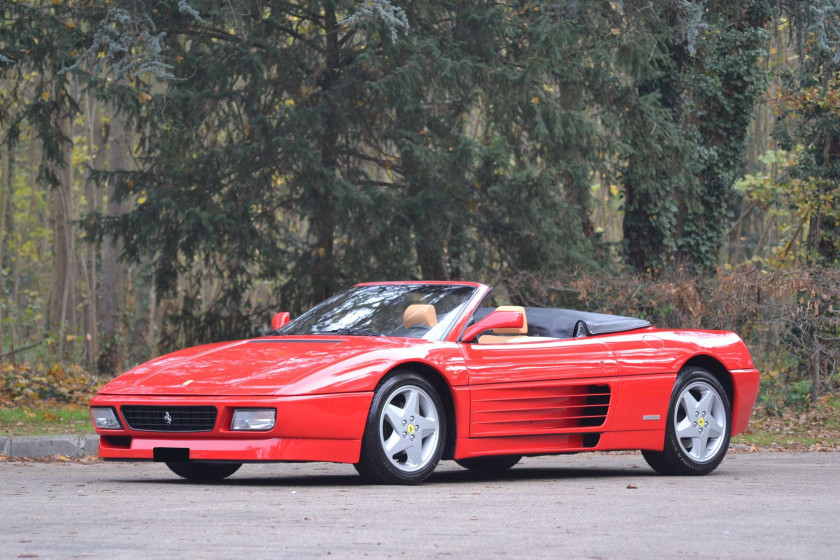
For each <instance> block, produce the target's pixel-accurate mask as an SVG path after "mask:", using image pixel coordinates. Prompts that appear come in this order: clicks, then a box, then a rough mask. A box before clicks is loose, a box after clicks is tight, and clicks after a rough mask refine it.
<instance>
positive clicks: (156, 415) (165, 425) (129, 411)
mask: <svg viewBox="0 0 840 560" xmlns="http://www.w3.org/2000/svg"><path fill="white" fill-rule="evenodd" d="M120 410H121V411H122V415H123V418H125V421H126V423H127V424H128V427H129V428H131V429H132V430H140V431H144V432H210V431H212V430H213V427H214V426H215V425H216V415H217V414H218V411H217V410H216V407H215V406H138V405H124V406H122V407H120Z"/></svg>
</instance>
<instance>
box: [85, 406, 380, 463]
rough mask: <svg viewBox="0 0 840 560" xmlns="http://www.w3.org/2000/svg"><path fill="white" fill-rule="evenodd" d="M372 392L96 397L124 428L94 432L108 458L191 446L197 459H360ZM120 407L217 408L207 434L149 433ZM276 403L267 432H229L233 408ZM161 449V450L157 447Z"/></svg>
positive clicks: (192, 456) (148, 454)
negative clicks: (134, 427) (134, 426)
mask: <svg viewBox="0 0 840 560" xmlns="http://www.w3.org/2000/svg"><path fill="white" fill-rule="evenodd" d="M372 398H373V394H372V393H345V394H334V395H312V396H299V397H244V398H241V397H167V396H145V395H97V396H96V397H94V398H93V399H91V406H111V407H114V408H115V409H116V411H117V415H118V417H119V420H120V422H121V423H122V425H123V427H124V429H121V430H96V431H97V433H98V434H99V435H100V441H99V456H100V457H101V458H103V459H109V460H126V461H138V460H141V461H142V460H155V458H156V457H157V458H158V460H162V459H161V457H166V456H170V455H169V454H167V453H166V452H161V449H163V450H172V449H177V450H180V451H181V452H184V450H188V452H186V453H188V457H189V459H190V460H198V461H233V462H246V461H266V462H270V461H332V462H339V463H356V462H358V461H359V453H360V449H361V440H362V435H363V433H364V429H365V422H366V421H367V415H368V411H369V410H370V402H371V399H372ZM122 405H148V406H171V407H177V406H195V405H199V406H215V407H216V408H217V409H218V415H217V419H216V424H215V426H214V428H213V430H212V431H209V432H149V431H140V430H132V429H130V428H129V427H128V424H127V423H126V421H125V418H124V417H123V415H122V412H121V410H120V408H121V406H122ZM249 407H272V408H276V410H277V421H276V423H275V426H274V428H273V429H271V430H269V431H265V432H244V431H232V430H230V420H231V417H232V415H233V410H234V409H235V408H249ZM156 449H157V450H158V451H157V452H156V451H155V450H156Z"/></svg>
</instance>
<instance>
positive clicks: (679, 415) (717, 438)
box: [642, 367, 732, 475]
mask: <svg viewBox="0 0 840 560" xmlns="http://www.w3.org/2000/svg"><path fill="white" fill-rule="evenodd" d="M731 425H732V406H731V405H730V403H729V397H728V396H727V395H726V391H725V390H724V388H723V386H722V385H721V384H720V381H718V380H717V378H716V377H715V376H714V375H712V374H711V373H709V372H708V371H707V370H705V369H703V368H699V367H690V368H686V369H685V370H683V371H682V372H681V373H680V376H679V377H678V378H677V384H676V386H675V387H674V393H673V396H672V397H671V404H670V406H669V408H668V422H667V426H666V428H665V448H664V449H663V450H662V451H642V455H643V456H644V458H645V461H647V463H648V465H650V466H651V467H652V468H653V470H655V471H656V472H658V473H660V474H667V475H689V474H693V475H702V474H709V473H710V472H712V471H713V470H715V469H716V468H717V466H718V465H719V464H720V462H721V461H723V457H724V456H725V455H726V451H727V449H728V448H729V432H730V426H731Z"/></svg>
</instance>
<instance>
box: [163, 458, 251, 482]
mask: <svg viewBox="0 0 840 560" xmlns="http://www.w3.org/2000/svg"><path fill="white" fill-rule="evenodd" d="M166 466H167V467H169V470H171V471H172V472H174V473H175V474H177V475H178V476H181V477H183V478H186V479H187V480H198V481H202V482H214V481H217V480H222V479H225V478H227V477H229V476H230V475H232V474H233V473H235V472H236V471H238V470H239V467H241V466H242V463H201V462H197V461H190V462H186V463H180V462H174V461H169V462H167V463H166Z"/></svg>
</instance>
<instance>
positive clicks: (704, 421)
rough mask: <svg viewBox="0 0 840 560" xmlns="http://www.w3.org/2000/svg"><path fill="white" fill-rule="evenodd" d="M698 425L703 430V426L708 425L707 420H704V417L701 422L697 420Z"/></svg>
mask: <svg viewBox="0 0 840 560" xmlns="http://www.w3.org/2000/svg"><path fill="white" fill-rule="evenodd" d="M697 425H698V426H700V427H701V428H702V427H703V426H705V425H706V420H705V418H702V417H701V418H700V419H699V420H697Z"/></svg>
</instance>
